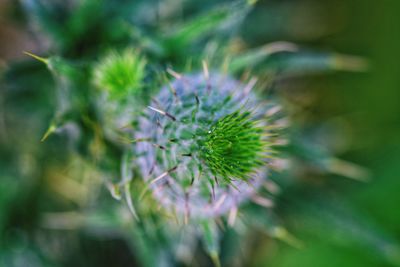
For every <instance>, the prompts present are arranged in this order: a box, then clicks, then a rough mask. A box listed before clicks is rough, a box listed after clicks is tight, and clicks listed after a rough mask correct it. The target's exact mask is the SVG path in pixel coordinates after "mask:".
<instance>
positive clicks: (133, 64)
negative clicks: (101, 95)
mask: <svg viewBox="0 0 400 267" xmlns="http://www.w3.org/2000/svg"><path fill="white" fill-rule="evenodd" d="M144 68H145V60H144V59H143V58H142V57H141V56H140V55H139V54H138V53H137V52H135V51H134V50H133V49H130V48H128V49H126V50H124V51H122V52H117V51H110V52H109V53H108V54H106V55H105V56H104V57H103V58H101V59H100V60H99V62H98V63H97V64H96V65H95V66H94V81H95V84H96V86H97V87H98V88H99V89H102V90H105V91H106V92H107V93H108V94H109V96H111V97H112V98H121V97H126V96H127V95H130V94H134V93H135V92H137V91H139V89H140V88H141V86H142V81H143V78H144V74H145V72H144Z"/></svg>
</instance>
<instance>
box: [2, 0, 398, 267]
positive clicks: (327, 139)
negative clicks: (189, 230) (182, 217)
mask: <svg viewBox="0 0 400 267" xmlns="http://www.w3.org/2000/svg"><path fill="white" fill-rule="evenodd" d="M29 2H35V1H20V2H19V1H4V0H3V1H0V79H1V84H0V85H1V87H0V231H1V232H0V265H1V266H142V263H141V260H140V257H141V256H140V254H141V253H148V254H150V257H151V251H150V252H148V251H147V252H143V251H140V250H138V249H137V247H136V246H135V242H140V241H138V238H137V233H133V232H134V231H132V230H131V229H129V227H124V226H123V223H122V226H121V219H120V218H119V219H115V218H114V217H113V216H115V217H120V216H124V214H123V213H121V214H122V215H120V214H119V213H120V212H119V206H120V205H121V204H119V203H115V202H114V201H113V200H112V198H111V197H110V196H109V193H108V192H107V189H106V188H105V186H104V185H102V179H101V178H100V177H99V178H98V179H93V178H90V177H86V176H91V175H92V174H93V170H90V166H89V165H87V164H85V161H82V160H80V159H75V158H71V157H68V156H67V154H68V153H69V151H70V148H69V145H70V144H69V143H68V139H67V138H65V137H63V134H62V133H61V134H60V135H54V136H52V137H51V138H49V139H48V140H47V141H46V142H44V143H41V142H40V139H41V137H42V135H43V133H44V132H45V131H46V129H47V127H48V124H49V122H50V121H51V118H52V114H53V113H54V109H55V103H54V101H53V94H54V92H53V91H52V90H53V87H54V81H53V80H52V77H51V75H49V73H47V71H46V69H45V67H44V66H43V65H41V64H40V63H38V62H34V61H32V59H30V58H28V57H27V56H26V55H23V54H22V51H32V52H34V53H36V54H41V55H48V54H50V53H51V52H54V51H48V49H49V47H51V45H49V43H48V40H47V39H46V38H44V37H43V36H42V35H43V33H40V31H39V32H38V31H36V30H35V29H36V27H37V25H34V24H33V23H32V20H30V19H29V14H27V12H26V10H25V11H24V9H23V8H22V6H24V5H29ZM61 2H62V1H61ZM122 2H127V1H121V3H122ZM128 2H129V1H128ZM138 2H141V1H138ZM169 3H175V4H171V5H169ZM215 4H216V3H215V2H214V1H194V0H192V1H164V2H163V1H147V2H146V5H145V6H144V7H142V8H143V14H152V12H148V10H151V9H159V10H164V11H165V12H168V8H180V12H181V14H182V16H183V17H190V16H191V15H193V14H197V13H199V12H207V10H209V9H211V8H212V6H214V5H215ZM60 6H63V5H60ZM399 11H400V2H399V1H396V0H392V1H390V0H383V1H366V0H353V1H346V0H336V1H317V0H315V1H313V0H298V1H294V0H283V1H282V0H281V1H279V0H270V1H268V0H265V1H259V3H257V6H256V7H255V8H254V9H253V10H252V11H251V12H250V14H249V15H248V16H247V17H246V18H245V20H244V21H243V22H242V24H241V25H240V27H239V30H238V33H237V36H238V37H239V38H240V40H241V42H244V43H245V44H246V46H248V47H250V48H251V47H257V46H260V45H263V44H265V43H269V42H273V41H277V40H285V41H291V42H294V43H296V44H299V45H301V46H305V47H307V48H309V49H315V50H317V51H337V52H340V53H345V54H352V55H358V56H362V57H365V58H367V59H368V61H369V62H370V69H369V71H366V72H362V73H347V72H335V73H333V72H331V73H327V74H323V75H322V74H313V75H306V76H293V77H284V78H282V79H279V80H278V81H276V83H277V85H276V87H277V88H278V90H280V91H281V93H282V94H283V95H284V96H285V97H286V98H287V99H289V100H290V101H291V103H292V104H293V103H294V104H295V105H296V106H297V107H298V114H297V115H296V116H295V117H296V119H297V123H298V124H301V125H302V127H303V128H304V129H307V128H313V127H315V125H318V131H321V132H322V133H323V134H322V135H320V136H323V138H320V139H317V140H314V141H316V142H318V143H320V144H322V145H324V144H326V145H329V146H332V147H334V148H335V150H336V151H337V155H338V157H340V158H341V159H344V160H347V161H349V162H353V163H355V164H358V165H360V166H364V167H365V168H366V169H367V170H368V172H369V173H370V175H369V180H368V181H366V182H365V181H361V182H360V181H355V180H352V179H347V178H343V177H341V176H339V175H334V174H329V175H327V174H316V173H305V174H304V175H303V176H302V178H301V179H300V181H297V182H296V183H294V184H292V185H290V186H288V187H286V188H285V189H284V190H283V192H282V194H281V195H280V196H279V198H278V199H277V202H276V207H275V209H274V212H275V213H276V214H277V216H278V217H279V220H280V222H281V223H282V225H284V226H285V227H286V228H287V229H289V231H290V232H291V233H292V234H293V235H294V236H295V237H296V238H297V239H299V240H300V241H301V246H300V248H299V247H293V246H290V245H288V244H286V243H285V242H281V241H277V240H275V239H273V238H271V237H269V236H268V235H265V234H262V233H260V232H258V231H257V230H254V233H252V234H250V235H249V237H248V238H247V239H246V240H243V242H241V244H239V245H238V246H239V247H240V249H239V250H236V252H235V253H239V254H240V256H239V255H236V254H232V252H231V250H230V247H231V246H236V245H237V244H236V245H232V244H231V241H230V239H229V237H227V238H225V239H224V240H223V241H222V255H221V257H222V262H223V263H226V266H278V267H279V266H285V267H286V266H400V249H399V248H400V246H399V243H400V208H399V205H400V194H399V191H400V177H399V175H400V60H399V59H400V53H399V47H400V17H399V15H398V13H399ZM121 12H122V11H121ZM139 13H140V12H139ZM109 15H110V14H109ZM119 15H120V14H118V13H111V15H110V16H115V17H118V16H119ZM149 16H150V15H149ZM135 19H136V20H135V21H136V22H137V23H139V24H140V23H142V24H143V25H145V27H147V28H148V29H151V28H152V27H156V26H157V25H152V24H151V23H148V22H147V21H146V19H148V20H149V21H150V17H146V16H145V15H143V16H139V15H138V17H137V18H135ZM111 21H113V20H112V19H110V22H111ZM49 26H50V27H51V26H53V25H49ZM110 27H112V25H110ZM78 32H79V31H78ZM111 32H112V31H111ZM77 36H78V37H77V38H78V39H79V38H81V37H80V36H79V33H78V34H77ZM96 36H97V35H96ZM102 37H104V36H102ZM114 37H115V40H117V41H116V44H117V45H118V44H119V43H118V42H120V41H121V39H118V38H119V37H118V36H114ZM114 37H113V38H114ZM99 38H100V39H93V40H85V41H82V45H79V44H78V45H76V46H72V47H73V48H74V49H73V50H68V49H63V48H59V50H58V51H62V52H61V53H62V54H63V56H66V57H69V58H79V57H80V55H82V54H84V53H87V52H86V51H89V49H88V48H87V47H85V46H88V45H89V46H90V45H91V42H92V43H93V46H96V45H97V44H98V43H97V42H101V37H99ZM104 38H105V37H104ZM107 38H108V37H107ZM89 39H90V38H89ZM121 42H122V41H121ZM165 60H166V61H168V59H165ZM72 131H73V129H72ZM309 138H310V139H313V136H309ZM66 162H68V164H66ZM76 169H79V170H80V171H81V173H80V174H77V173H74V171H75V170H76ZM85 173H86V174H85ZM82 174H83V175H82ZM76 176H79V177H81V178H80V179H79V180H78V181H77V180H76V179H75V178H74V177H76ZM71 177H72V178H71ZM70 178H71V179H70ZM88 188H89V189H91V190H90V191H89V190H88ZM71 192H72V193H71ZM99 209H100V210H102V211H103V213H100V215H99V214H97V215H96V213H95V215H92V217H89V218H81V214H80V213H78V212H75V211H82V210H84V211H86V212H88V213H90V214H92V213H91V211H92V210H99ZM53 212H63V216H66V217H65V218H69V219H68V220H67V221H68V222H70V221H73V222H75V223H76V224H77V226H75V225H72V224H68V225H63V227H59V226H60V224H61V225H62V222H63V220H62V218H60V217H59V216H58V217H55V216H53V215H52V214H53ZM102 214H108V215H110V214H112V215H110V216H109V217H110V218H109V217H107V218H104V216H103V215H102ZM102 216H103V217H102ZM70 218H73V220H70ZM82 220H87V221H90V222H91V223H93V225H97V226H100V227H99V228H98V229H97V228H90V227H79V226H80V225H81V224H80V222H81V221H82ZM114 221H118V222H115V225H118V227H116V230H114V231H110V230H107V231H105V230H102V229H103V228H102V227H101V226H102V225H103V224H104V225H109V224H111V225H112V224H113V223H114ZM122 221H123V220H122ZM55 225H56V227H55ZM61 228H62V229H61ZM99 229H100V230H99ZM199 253H200V254H201V252H199ZM236 257H238V258H242V260H240V261H238V262H236V261H235V258H236ZM199 258H200V259H203V258H204V259H203V260H199V261H198V262H197V263H193V266H208V265H210V262H209V260H207V259H206V257H204V256H199ZM165 266H170V265H168V264H165Z"/></svg>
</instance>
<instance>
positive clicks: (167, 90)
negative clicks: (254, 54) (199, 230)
mask: <svg viewBox="0 0 400 267" xmlns="http://www.w3.org/2000/svg"><path fill="white" fill-rule="evenodd" d="M173 74H174V76H175V80H173V81H172V82H170V83H169V84H168V85H166V86H164V87H163V88H162V89H161V90H160V92H159V94H158V96H156V97H155V99H154V101H153V102H154V103H153V104H152V106H149V108H148V110H147V111H146V112H145V114H144V115H143V116H142V117H141V118H140V120H139V129H138V131H137V132H136V136H135V138H136V143H135V151H136V153H137V155H138V159H137V163H138V165H139V167H140V170H141V172H142V176H143V177H144V179H145V181H146V182H148V184H149V187H150V188H151V191H152V192H153V195H154V197H155V198H156V199H157V200H158V201H159V202H160V204H161V205H162V206H163V207H164V208H165V209H166V210H169V211H170V212H172V213H176V214H180V215H183V216H184V218H185V219H186V220H188V219H189V218H192V219H206V218H211V217H216V216H220V215H223V214H226V213H228V212H230V213H231V214H235V213H236V211H237V208H238V205H239V204H240V203H242V202H244V201H245V200H248V199H254V198H255V197H257V196H256V194H257V188H258V187H259V186H260V185H261V184H262V182H263V181H264V180H265V179H267V175H268V171H269V164H270V163H271V161H272V159H273V157H272V150H271V146H272V145H273V144H274V143H275V142H276V137H273V135H272V131H274V130H275V129H276V128H278V127H277V125H276V124H275V122H274V121H275V120H274V114H275V113H276V112H277V111H278V110H279V108H278V106H277V105H275V104H274V103H272V102H265V101H262V100H261V99H260V98H259V97H258V96H257V95H256V93H255V92H254V91H253V90H251V89H252V87H253V86H254V80H251V81H250V82H249V83H248V84H247V85H245V84H242V83H241V82H239V81H236V80H234V79H232V78H231V77H229V76H227V75H222V74H218V73H208V71H206V72H205V73H204V74H203V73H195V74H188V75H180V74H176V73H173Z"/></svg>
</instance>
